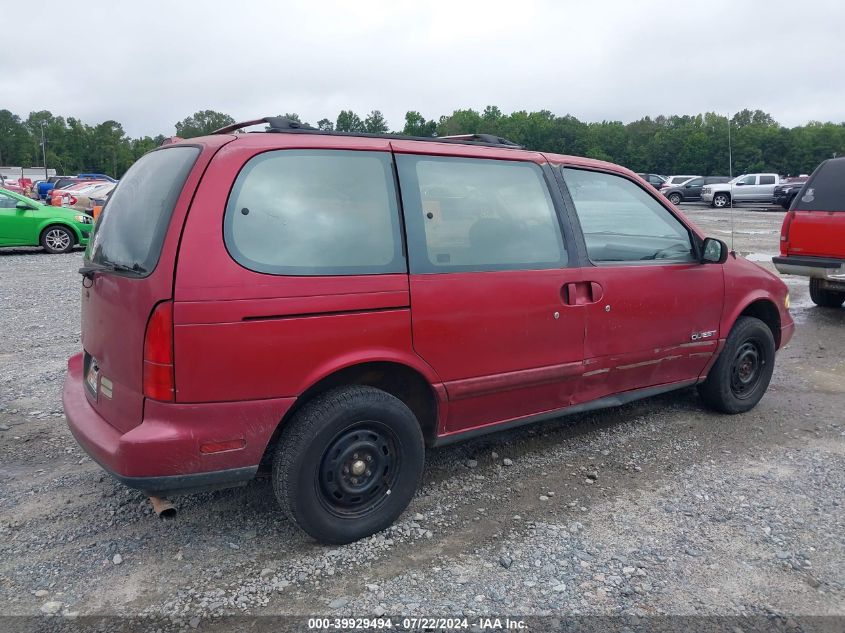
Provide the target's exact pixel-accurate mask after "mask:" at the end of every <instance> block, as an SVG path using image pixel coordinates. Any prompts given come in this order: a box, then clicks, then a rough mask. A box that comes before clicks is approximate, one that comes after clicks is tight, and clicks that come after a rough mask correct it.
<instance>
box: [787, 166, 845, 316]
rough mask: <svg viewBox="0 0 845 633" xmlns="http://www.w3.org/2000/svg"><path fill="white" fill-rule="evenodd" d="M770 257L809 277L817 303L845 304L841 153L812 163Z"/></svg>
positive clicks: (793, 272)
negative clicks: (775, 252)
mask: <svg viewBox="0 0 845 633" xmlns="http://www.w3.org/2000/svg"><path fill="white" fill-rule="evenodd" d="M772 261H773V262H774V264H775V267H776V268H777V269H778V270H779V271H780V272H782V273H784V274H788V275H804V276H805V277H809V278H810V298H811V299H812V300H813V303H815V304H816V305H818V306H822V307H825V308H838V307H840V306H841V305H842V304H843V303H845V157H843V158H831V159H829V160H826V161H824V162H823V163H822V164H821V165H819V166H818V167H816V170H815V171H814V172H813V175H812V176H810V179H809V180H808V181H807V182H806V183H805V184H804V186H803V187H802V188H801V191H800V192H799V193H798V195H796V196H795V198H794V199H793V200H792V204H791V205H790V207H789V212H788V213H787V214H786V217H784V219H783V226H782V227H781V233H780V257H773V258H772Z"/></svg>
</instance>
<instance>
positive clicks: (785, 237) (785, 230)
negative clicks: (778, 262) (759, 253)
mask: <svg viewBox="0 0 845 633" xmlns="http://www.w3.org/2000/svg"><path fill="white" fill-rule="evenodd" d="M794 219H795V211H787V213H786V215H785V216H784V218H783V224H782V225H781V227H780V254H781V255H788V254H789V226H790V225H791V224H792V220H794Z"/></svg>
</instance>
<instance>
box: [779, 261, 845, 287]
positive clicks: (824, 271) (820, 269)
mask: <svg viewBox="0 0 845 633" xmlns="http://www.w3.org/2000/svg"><path fill="white" fill-rule="evenodd" d="M772 262H773V263H774V265H775V268H777V269H778V272H781V273H783V274H784V275H801V276H803V277H815V278H816V279H827V280H828V281H834V282H840V283H845V260H842V259H837V258H831V257H797V256H794V255H787V256H786V257H772Z"/></svg>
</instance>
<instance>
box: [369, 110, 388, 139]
mask: <svg viewBox="0 0 845 633" xmlns="http://www.w3.org/2000/svg"><path fill="white" fill-rule="evenodd" d="M364 129H365V130H367V132H369V133H370V134H384V133H385V132H387V130H388V129H389V128H388V127H387V121H385V119H384V117H383V116H382V114H381V112H380V111H379V110H373V111H372V112H370V113H369V114H368V115H367V118H366V119H364Z"/></svg>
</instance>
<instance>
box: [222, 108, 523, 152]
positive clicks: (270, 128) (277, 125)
mask: <svg viewBox="0 0 845 633" xmlns="http://www.w3.org/2000/svg"><path fill="white" fill-rule="evenodd" d="M261 123H265V124H266V125H267V129H266V131H267V132H272V133H288V134H319V135H323V136H362V137H365V138H387V139H395V140H398V141H429V142H435V143H457V144H461V145H484V146H488V147H503V148H509V149H524V148H523V146H522V145H518V144H517V143H514V142H513V141H509V140H508V139H506V138H502V137H500V136H495V135H493V134H456V135H453V136H406V135H404V134H372V133H370V132H338V131H336V130H318V129H317V128H315V127H312V126H310V125H307V124H305V123H301V122H299V121H295V120H294V119H289V118H286V117H282V116H268V117H262V118H260V119H252V120H251V121H242V122H240V123H233V124H232V125H227V126H226V127H221V128H220V129H219V130H214V131H213V132H212V134H231V133H232V132H235V131H237V130H240V129H242V128H245V127H250V126H253V125H259V124H261Z"/></svg>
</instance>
